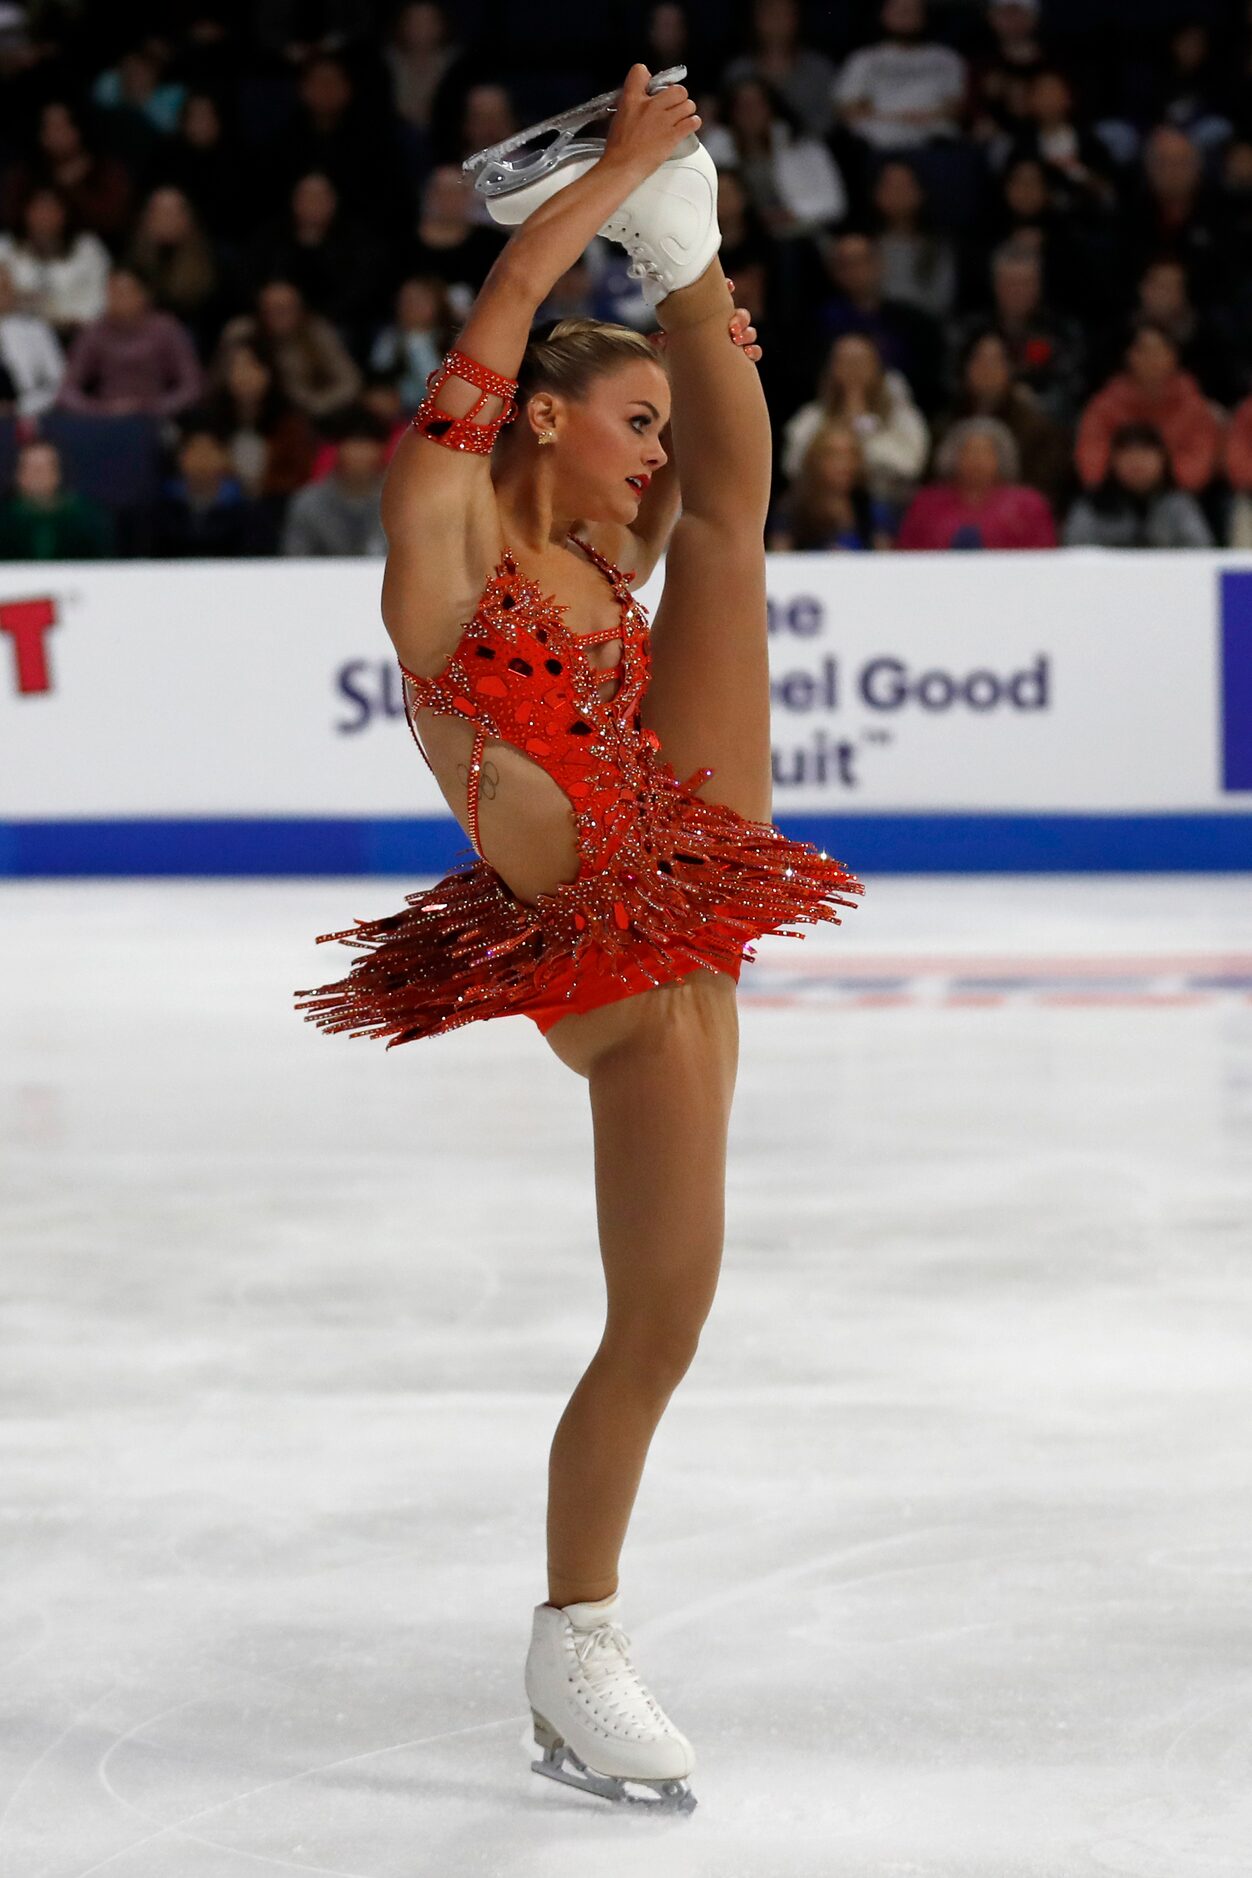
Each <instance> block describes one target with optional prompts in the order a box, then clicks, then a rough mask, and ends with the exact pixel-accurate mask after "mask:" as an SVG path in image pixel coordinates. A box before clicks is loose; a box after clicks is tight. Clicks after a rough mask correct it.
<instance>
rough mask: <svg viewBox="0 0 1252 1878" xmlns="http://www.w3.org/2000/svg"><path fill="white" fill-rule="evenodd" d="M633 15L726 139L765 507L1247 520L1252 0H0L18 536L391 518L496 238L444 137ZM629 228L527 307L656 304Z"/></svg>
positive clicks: (5, 442) (9, 505)
mask: <svg viewBox="0 0 1252 1878" xmlns="http://www.w3.org/2000/svg"><path fill="white" fill-rule="evenodd" d="M639 58H642V59H644V60H645V61H646V62H647V63H648V64H649V65H650V66H651V68H652V69H653V70H654V71H659V70H661V69H662V68H664V67H667V66H672V65H675V64H680V63H681V64H686V65H687V66H688V68H689V76H688V79H687V83H688V85H689V86H690V88H691V89H692V90H693V92H694V93H695V95H696V96H697V98H698V100H699V108H700V112H701V115H702V118H703V120H704V128H703V131H702V133H701V134H702V136H703V138H704V141H705V143H706V145H707V147H708V149H709V151H710V153H711V155H712V156H713V159H714V161H715V163H716V165H717V167H718V171H719V176H720V191H719V195H720V203H719V208H720V218H721V226H722V230H723V246H722V261H723V265H724V266H725V268H726V271H727V274H728V275H729V276H730V277H731V278H732V279H733V280H734V282H735V285H736V294H735V298H736V300H737V302H739V303H740V304H743V305H746V306H748V307H749V308H750V309H751V311H752V313H753V315H754V318H755V321H756V325H757V327H758V330H759V333H760V338H761V343H762V345H763V347H764V357H763V359H762V362H761V368H760V369H761V373H762V380H763V383H764V387H765V391H766V396H767V398H768V400H769V405H770V410H771V413H772V416H773V420H774V431H775V438H776V445H777V453H776V455H777V460H776V465H775V470H776V484H775V500H774V504H773V510H772V514H771V518H770V523H769V530H768V540H769V544H770V546H771V547H773V548H776V549H793V550H828V549H847V550H854V551H865V552H875V551H881V550H886V549H898V550H909V549H947V548H956V549H978V548H1052V547H1056V546H1058V545H1062V544H1063V545H1070V546H1081V545H1096V546H1106V547H1158V548H1181V547H1207V546H1213V545H1226V544H1229V545H1234V546H1239V547H1249V546H1252V5H1249V4H1246V3H1245V0H1224V3H1222V0H1213V3H1212V4H1210V5H1205V4H1204V0H1190V3H1187V0H1179V4H1177V6H1176V7H1171V5H1170V0H1151V3H1149V0H1134V4H1133V5H1132V4H1131V3H1130V0H1125V3H1124V4H1121V5H1118V4H1116V0H1081V3H1080V0H952V3H951V4H949V5H947V6H941V5H939V4H933V5H928V4H927V0H866V3H865V4H858V0H844V4H827V5H820V4H814V5H811V6H807V7H806V6H802V5H801V4H799V0H755V3H754V4H746V5H744V6H743V7H741V8H740V7H735V6H733V5H728V4H723V3H722V0H691V3H690V4H686V5H684V4H677V3H675V0H661V3H660V4H655V5H650V6H649V5H646V4H641V3H640V4H626V3H625V0H623V3H622V4H615V3H614V0H609V4H607V5H604V6H601V7H598V8H595V9H589V8H586V7H585V6H582V5H576V4H573V0H551V3H550V4H546V5H544V4H540V5H536V6H534V7H530V8H521V7H518V6H516V5H506V4H493V0H458V3H457V4H456V5H455V6H453V5H451V4H448V5H443V4H436V3H435V0H409V3H408V4H392V5H384V4H372V3H371V0H351V3H349V0H259V3H256V4H242V3H241V4H234V3H232V0H203V4H196V3H195V0H191V3H190V4H185V5H184V4H178V3H177V0H166V4H164V5H162V6H161V7H159V8H158V7H156V6H148V5H127V4H125V3H124V0H122V3H121V4H117V5H111V6H109V7H107V8H105V7H99V6H91V5H90V4H89V3H88V0H29V3H28V4H21V3H20V0H18V3H16V4H15V3H14V0H0V560H26V559H62V558H78V557H82V558H87V557H93V556H115V555H120V556H144V557H146V556H188V555H191V556H204V555H209V556H218V555H221V556H240V555H257V554H276V553H285V554H295V555H377V554H381V553H383V552H384V546H385V544H384V540H383V536H382V532H381V528H380V524H379V492H380V489H381V483H382V478H383V475H384V473H385V468H386V464H387V461H388V458H389V455H390V452H391V451H392V450H393V449H394V447H395V445H396V443H397V442H398V440H399V438H400V437H401V436H402V435H403V433H404V430H405V427H406V425H407V423H408V421H409V418H410V416H411V414H412V412H413V411H414V410H415V409H416V407H417V404H418V403H419V402H420V399H421V396H422V392H423V389H424V386H425V381H426V377H427V375H428V373H429V372H430V371H431V370H432V369H433V368H434V366H435V365H436V364H437V362H438V360H439V359H440V357H441V356H442V354H443V352H444V351H445V350H446V348H447V346H448V345H449V344H450V343H451V341H452V340H453V338H454V336H455V334H456V332H457V329H458V326H459V325H460V323H461V321H462V320H463V319H464V316H465V313H466V311H467V309H468V307H469V305H470V303H471V302H472V299H473V296H474V294H475V292H476V291H477V289H478V287H479V286H480V285H481V283H482V281H483V278H484V277H485V275H486V273H487V270H488V269H489V267H490V266H491V263H492V261H493V259H494V257H495V255H496V254H497V253H498V252H499V249H500V247H501V245H502V241H503V234H502V232H501V231H499V230H497V229H496V228H495V227H494V225H493V224H492V223H491V222H490V220H489V219H488V217H487V215H486V212H485V209H484V207H483V205H482V203H481V201H480V200H479V199H477V198H476V197H475V196H474V194H473V192H472V190H469V189H467V187H466V186H465V183H464V181H463V178H462V174H461V168H460V166H461V163H462V160H463V159H464V158H465V157H466V156H468V155H469V154H470V153H471V152H473V151H474V150H477V149H479V148H481V147H482V146H484V145H486V144H489V143H493V142H496V141H498V140H499V139H501V138H503V137H505V136H507V135H509V134H510V133H511V132H512V131H514V130H516V129H518V128H521V127H523V126H525V125H526V124H528V123H531V122H533V121H535V120H536V119H537V118H539V117H542V116H544V115H547V114H549V113H551V112H553V111H556V110H559V109H562V108H563V107H565V106H566V105H570V104H576V103H579V102H581V100H582V99H584V98H585V97H587V96H588V95H590V94H592V93H594V92H596V91H598V90H603V89H606V88H608V87H610V86H612V85H614V84H616V83H619V82H620V80H621V77H622V75H623V73H624V71H625V69H626V68H627V66H628V65H629V64H630V63H631V62H632V61H633V60H635V59H639ZM626 266H627V263H626V257H625V256H624V255H623V254H622V252H621V250H619V249H617V248H615V247H613V246H612V245H610V244H608V243H605V242H601V241H597V242H595V243H593V245H592V247H591V249H590V250H589V251H588V253H587V255H586V256H585V257H584V259H583V260H582V261H580V262H579V264H578V265H577V266H576V267H574V268H572V269H571V270H570V272H569V273H568V274H567V275H566V276H565V277H564V278H563V279H562V280H561V281H560V282H558V284H557V286H556V288H555V289H554V291H553V293H552V295H551V297H550V299H549V301H548V302H547V303H546V304H545V306H544V307H543V308H542V309H541V317H545V318H550V317H553V316H557V315H561V314H567V313H570V314H573V313H576V314H590V315H592V316H594V317H598V318H603V319H617V320H623V321H626V322H628V323H631V324H635V325H639V326H648V325H651V324H652V315H651V314H650V313H649V311H648V309H647V308H646V307H645V306H644V304H643V301H642V299H641V297H640V295H639V291H638V287H637V284H636V283H635V282H634V281H632V280H630V279H629V278H628V275H627V272H626ZM727 474H728V475H733V474H734V465H733V464H728V465H727Z"/></svg>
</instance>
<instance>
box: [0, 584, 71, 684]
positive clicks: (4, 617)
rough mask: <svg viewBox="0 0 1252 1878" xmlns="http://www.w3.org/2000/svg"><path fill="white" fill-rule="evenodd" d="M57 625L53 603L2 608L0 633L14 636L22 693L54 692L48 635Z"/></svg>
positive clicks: (10, 604) (15, 603) (12, 603)
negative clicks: (46, 638) (49, 660)
mask: <svg viewBox="0 0 1252 1878" xmlns="http://www.w3.org/2000/svg"><path fill="white" fill-rule="evenodd" d="M56 623H57V610H56V607H55V606H54V604H53V603H52V601H51V600H10V601H9V602H8V603H7V604H6V605H4V606H0V633H11V634H12V636H13V655H14V660H15V663H16V665H17V688H18V690H19V691H51V689H52V678H51V675H50V673H49V670H48V651H47V647H46V645H45V643H44V635H45V633H47V632H48V630H49V629H50V628H51V627H53V626H55V625H56Z"/></svg>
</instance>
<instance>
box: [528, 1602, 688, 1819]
mask: <svg viewBox="0 0 1252 1878" xmlns="http://www.w3.org/2000/svg"><path fill="white" fill-rule="evenodd" d="M619 1609H620V1594H619V1593H618V1592H614V1594H613V1596H612V1597H610V1598H604V1599H602V1600H600V1602H598V1603H595V1604H591V1603H587V1604H567V1605H566V1606H565V1607H564V1609H563V1610H554V1609H553V1608H552V1606H551V1605H550V1604H539V1605H536V1607H535V1615H534V1623H533V1626H532V1630H531V1641H530V1650H529V1653H528V1654H527V1657H526V1695H527V1698H528V1700H529V1702H530V1707H531V1715H532V1717H533V1720H534V1729H535V1741H536V1743H537V1744H538V1745H539V1746H540V1747H541V1748H542V1749H543V1759H542V1760H538V1761H532V1762H531V1767H532V1768H533V1770H534V1771H535V1773H537V1774H546V1775H547V1777H548V1778H549V1779H550V1780H560V1781H564V1782H565V1784H566V1785H567V1786H571V1787H580V1788H581V1789H582V1790H583V1792H584V1793H595V1794H598V1795H599V1796H600V1797H601V1798H602V1799H605V1800H616V1801H619V1802H622V1801H624V1802H627V1803H629V1804H632V1805H638V1806H652V1807H656V1808H657V1809H658V1810H660V1811H664V1812H668V1813H690V1812H691V1811H692V1810H693V1809H694V1807H695V1804H696V1800H695V1795H694V1794H693V1793H692V1792H691V1789H690V1788H689V1787H688V1785H687V1776H688V1775H689V1774H690V1773H691V1771H692V1769H693V1768H694V1767H695V1764H696V1757H695V1750H694V1749H693V1747H692V1745H691V1743H690V1741H688V1739H687V1737H686V1735H683V1734H680V1733H679V1732H678V1730H677V1728H675V1726H674V1724H673V1723H672V1722H671V1721H670V1720H669V1718H668V1716H667V1715H665V1713H664V1712H663V1711H662V1709H661V1708H660V1706H659V1705H658V1703H657V1702H656V1701H655V1699H654V1698H653V1697H652V1696H651V1695H650V1694H649V1692H648V1690H647V1689H646V1688H645V1687H644V1684H643V1682H642V1680H641V1679H640V1676H639V1672H638V1670H637V1669H636V1668H635V1666H634V1664H633V1663H632V1662H631V1660H630V1656H629V1650H630V1638H629V1637H628V1636H627V1635H626V1633H625V1632H624V1631H623V1630H622V1629H621V1628H620V1627H619V1625H618V1624H617V1622H616V1619H617V1616H618V1612H619ZM567 1759H568V1760H569V1761H570V1762H571V1763H572V1766H571V1767H570V1768H567V1767H566V1766H565V1765H564V1763H565V1761H566V1760H567ZM628 1782H629V1783H631V1784H633V1785H634V1786H637V1787H643V1788H645V1789H647V1790H648V1791H645V1792H643V1793H632V1792H631V1791H630V1790H629V1787H628V1785H627V1783H628Z"/></svg>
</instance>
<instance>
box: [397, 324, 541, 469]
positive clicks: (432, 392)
mask: <svg viewBox="0 0 1252 1878" xmlns="http://www.w3.org/2000/svg"><path fill="white" fill-rule="evenodd" d="M449 378H460V379H463V380H464V381H465V383H466V384H467V385H473V386H474V388H475V390H476V391H479V392H481V393H482V396H481V397H480V398H479V400H478V403H477V404H476V405H475V406H474V407H473V409H472V410H470V411H467V412H466V413H465V416H464V417H452V416H450V415H449V413H448V412H447V411H441V410H440V409H439V408H438V406H437V405H436V403H435V399H436V397H437V396H438V393H439V388H440V386H441V385H442V384H443V383H444V382H445V380H447V379H449ZM516 391H517V380H516V379H515V378H504V377H502V376H501V374H500V373H499V372H493V371H492V370H491V368H490V366H487V365H480V364H479V363H478V360H477V359H471V358H470V357H469V355H468V354H467V353H464V352H458V351H457V350H456V348H455V347H453V349H452V350H451V351H450V352H449V353H447V355H446V356H445V358H444V360H443V362H442V364H440V365H437V366H436V367H435V370H434V371H433V372H432V373H431V374H430V377H429V378H428V379H427V380H426V396H425V397H424V398H423V399H422V402H421V403H420V405H419V406H418V407H417V413H416V415H415V416H414V419H413V428H414V429H415V430H416V431H417V433H418V435H419V436H422V437H429V438H430V440H431V442H432V443H442V444H444V445H446V447H447V448H448V449H449V450H470V451H472V452H473V453H474V454H475V455H476V456H490V454H491V449H492V445H493V444H494V443H495V440H496V438H497V437H498V436H499V435H500V432H501V431H502V430H503V429H504V426H505V425H506V424H511V423H512V421H513V419H514V418H515V417H516V415H517V404H516V402H515V399H514V394H515V392H516ZM488 398H501V399H503V401H504V409H503V411H501V413H500V415H499V417H491V418H484V419H483V420H482V422H481V423H479V422H477V421H476V420H477V419H478V414H479V412H480V411H481V410H482V408H483V406H484V405H485V404H486V402H487V400H488Z"/></svg>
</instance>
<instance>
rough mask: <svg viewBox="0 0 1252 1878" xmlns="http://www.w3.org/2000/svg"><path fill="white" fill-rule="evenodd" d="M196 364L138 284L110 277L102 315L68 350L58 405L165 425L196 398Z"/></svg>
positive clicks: (116, 274)
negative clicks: (136, 416) (160, 419)
mask: <svg viewBox="0 0 1252 1878" xmlns="http://www.w3.org/2000/svg"><path fill="white" fill-rule="evenodd" d="M201 385H202V374H201V371H200V361H199V360H198V359H197V357H196V350H195V347H194V346H193V345H192V343H191V339H190V336H189V335H188V333H187V331H186V329H185V328H184V327H183V326H182V325H181V324H180V322H179V321H178V320H176V319H175V318H174V316H173V314H172V313H158V312H156V311H155V310H154V309H153V306H152V303H151V301H150V300H149V298H148V290H147V288H146V287H145V286H144V284H143V282H142V281H141V280H140V279H139V278H138V277H137V276H136V275H135V274H132V273H131V272H130V271H129V270H128V269H127V268H124V267H118V268H115V269H114V270H113V272H112V273H111V274H110V276H109V287H108V297H107V300H106V302H105V309H104V312H103V313H102V314H101V316H100V318H99V319H98V320H91V321H89V322H88V324H87V325H86V326H84V327H83V328H82V331H81V332H80V333H79V334H78V336H77V338H76V339H75V340H74V343H73V345H72V346H71V348H70V356H69V366H68V369H67V371H66V374H65V383H64V385H63V386H62V388H61V396H60V399H59V403H60V404H61V405H62V407H63V408H64V409H65V410H67V411H83V412H88V413H95V414H97V415H98V416H101V417H120V416H126V415H129V414H130V413H132V412H142V413H144V414H146V415H148V416H151V417H170V416H172V415H173V414H174V413H176V412H178V411H185V410H186V409H188V407H189V406H191V405H193V404H194V403H195V402H196V400H197V399H198V398H199V396H200V392H201Z"/></svg>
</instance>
